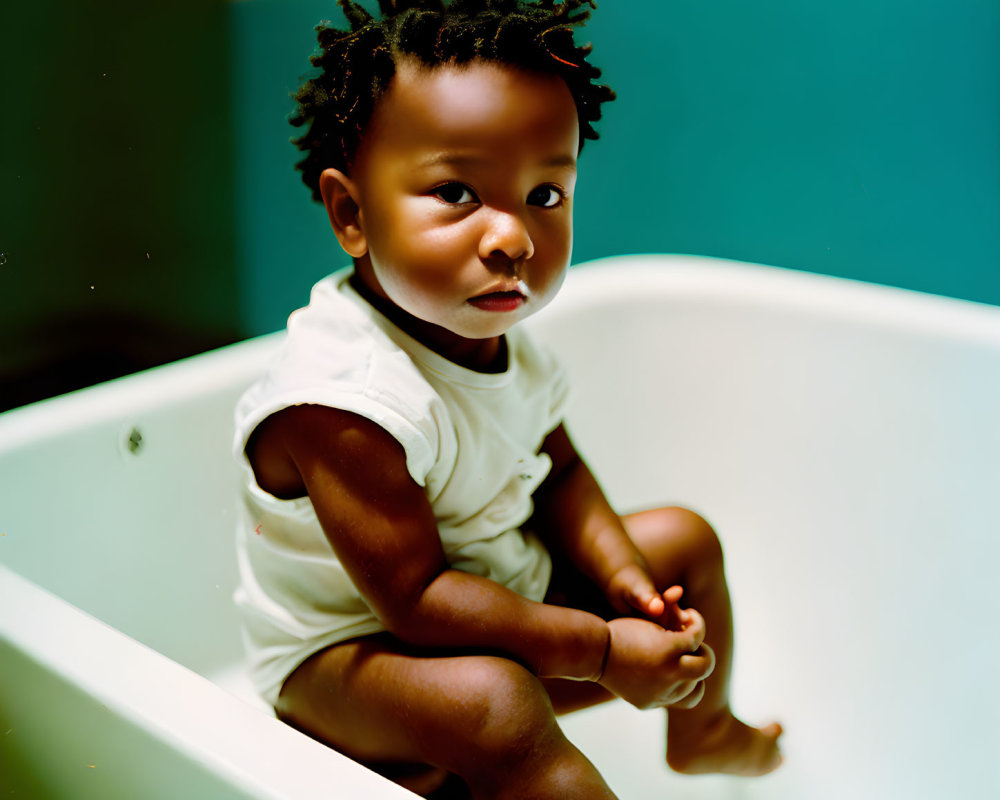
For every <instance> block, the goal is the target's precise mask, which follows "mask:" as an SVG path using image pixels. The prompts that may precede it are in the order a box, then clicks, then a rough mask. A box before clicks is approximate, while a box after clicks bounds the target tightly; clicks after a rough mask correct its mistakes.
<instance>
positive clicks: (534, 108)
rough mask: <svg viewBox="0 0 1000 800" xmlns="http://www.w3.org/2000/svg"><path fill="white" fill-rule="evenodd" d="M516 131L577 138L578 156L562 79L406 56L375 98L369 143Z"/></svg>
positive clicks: (572, 110) (489, 136)
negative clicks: (431, 62) (433, 62)
mask: <svg viewBox="0 0 1000 800" xmlns="http://www.w3.org/2000/svg"><path fill="white" fill-rule="evenodd" d="M510 136H520V137H528V138H531V139H543V140H557V139H560V138H562V139H566V140H567V141H569V140H571V141H572V148H571V149H572V150H573V154H574V155H575V153H576V151H577V150H578V140H579V120H578V114H577V109H576V102H575V101H574V99H573V95H572V94H571V92H570V90H569V87H568V86H567V85H566V83H565V81H563V79H562V78H561V77H559V76H558V75H554V74H548V73H542V72H534V71H530V70H526V69H522V68H518V67H514V66H510V65H506V64H498V63H494V62H487V61H471V62H468V63H465V64H454V63H446V64H442V65H435V66H427V65H424V64H422V63H420V62H418V61H416V60H414V59H406V60H403V61H401V63H400V64H399V65H398V66H397V69H396V73H395V75H394V77H393V79H392V81H391V82H390V84H389V86H388V88H387V89H386V91H385V92H384V93H383V95H382V96H381V98H380V99H379V101H378V102H377V104H376V106H375V109H374V113H373V115H372V119H371V121H370V123H369V125H368V127H367V129H366V131H365V134H364V136H363V140H370V139H372V138H384V137H389V138H392V139H395V140H399V141H400V142H403V141H406V140H410V141H413V142H416V141H418V140H421V139H432V140H435V141H437V142H438V143H439V144H441V145H447V144H449V143H454V144H456V145H459V144H462V143H481V142H483V141H484V140H495V141H497V142H498V143H499V142H501V141H502V140H504V139H506V138H509V137H510Z"/></svg>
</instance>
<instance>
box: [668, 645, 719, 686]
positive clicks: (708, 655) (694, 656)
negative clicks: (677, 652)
mask: <svg viewBox="0 0 1000 800" xmlns="http://www.w3.org/2000/svg"><path fill="white" fill-rule="evenodd" d="M714 670H715V651H714V650H712V648H711V647H709V646H708V645H707V644H703V645H702V646H701V647H700V648H699V649H698V651H697V652H695V653H685V654H684V655H682V656H681V657H680V658H679V659H678V660H677V672H678V674H679V675H680V677H682V678H688V679H690V680H704V679H705V678H707V677H708V676H709V675H711V674H712V672H713V671H714Z"/></svg>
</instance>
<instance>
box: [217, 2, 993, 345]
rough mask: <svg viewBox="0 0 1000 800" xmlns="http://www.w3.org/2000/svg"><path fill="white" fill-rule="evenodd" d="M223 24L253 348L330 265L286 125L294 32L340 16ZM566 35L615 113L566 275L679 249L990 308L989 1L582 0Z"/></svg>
mask: <svg viewBox="0 0 1000 800" xmlns="http://www.w3.org/2000/svg"><path fill="white" fill-rule="evenodd" d="M230 12H231V30H232V34H233V58H234V74H235V76H236V78H235V89H234V91H235V93H236V94H235V98H234V102H235V109H234V113H235V120H236V128H237V131H238V134H237V138H236V142H235V145H236V147H237V153H236V158H237V164H238V167H237V189H238V191H237V197H238V198H239V201H238V204H237V225H238V232H239V235H238V247H239V262H240V264H241V270H242V273H243V279H242V281H241V292H242V298H241V307H242V309H243V316H244V326H245V328H246V329H247V331H248V332H251V333H261V332H264V331H269V330H274V329H276V328H279V327H282V326H283V324H284V320H285V317H286V315H287V313H288V311H289V310H290V309H292V308H294V307H296V306H298V305H300V304H301V303H302V302H303V301H304V300H305V298H306V292H307V291H308V287H309V286H310V285H311V284H312V283H313V282H314V281H315V280H317V279H318V278H319V277H321V276H322V275H324V274H326V273H327V272H328V271H330V270H331V269H333V268H335V267H337V266H339V265H341V264H342V263H344V261H345V259H344V256H343V255H342V254H341V252H340V251H339V248H338V247H337V244H336V241H335V240H334V238H333V235H332V234H331V233H330V232H329V229H328V227H327V222H326V218H325V214H324V212H323V210H322V208H321V207H319V206H317V205H315V204H313V203H312V202H311V200H310V199H309V195H308V192H307V191H306V189H305V188H304V187H303V186H302V185H301V183H300V182H299V179H298V174H297V173H296V172H295V171H294V170H293V169H292V164H293V163H294V161H295V158H296V155H297V152H296V151H295V150H294V148H293V147H292V146H291V145H290V144H289V143H288V139H289V137H290V136H291V135H292V134H293V133H294V131H293V129H292V128H291V127H290V126H289V125H288V124H287V122H286V117H287V115H288V113H289V111H290V110H291V108H292V101H291V100H290V98H289V95H290V93H291V92H293V91H294V89H295V88H296V86H297V85H298V83H299V79H300V76H302V75H303V74H305V73H306V72H307V70H308V69H309V65H308V63H307V60H306V59H307V56H308V55H309V53H310V52H311V51H312V48H313V42H314V38H313V31H312V28H313V26H314V25H315V23H316V22H317V21H319V20H320V19H322V18H334V19H340V17H339V10H338V9H337V8H336V7H335V5H334V3H333V0H322V1H320V0H295V2H291V0H245V1H244V2H240V3H234V4H232V5H231V6H230ZM647 16H648V17H651V18H655V19H656V20H657V21H656V23H655V24H652V23H650V22H648V21H646V17H647ZM582 38H586V39H589V40H590V41H592V42H593V43H594V46H595V51H594V61H595V63H597V64H598V65H600V66H601V67H602V68H603V69H604V76H605V79H606V81H607V82H608V83H609V84H610V85H612V87H613V88H614V89H615V90H616V91H617V92H618V96H619V99H618V101H617V102H615V103H613V104H611V105H610V106H608V107H607V111H606V117H605V120H604V121H603V122H602V123H601V124H600V127H599V130H600V132H601V135H602V138H601V140H600V141H598V142H592V143H588V145H587V147H586V149H585V151H584V154H583V158H582V160H581V175H580V183H579V190H578V195H577V219H576V225H577V239H576V248H575V253H574V261H576V262H579V261H584V260H588V259H591V258H596V257H599V256H605V255H612V254H617V253H630V252H686V253H698V254H705V255H713V256H722V257H727V258H735V259H740V260H745V261H755V262H761V263H767V264H774V265H779V266H786V267H794V268H798V269H803V270H810V271H815V272H821V273H827V274H831V275H839V276H845V277H849V278H858V279H862V280H867V281H873V282H876V283H885V284H890V285H895V286H903V287H907V288H912V289H918V290H921V291H927V292H935V293H939V294H944V295H950V296H955V297H961V298H967V299H972V300H978V301H982V302H987V303H994V304H1000V5H998V4H997V3H996V2H995V0H953V2H948V3H945V2H943V0H935V1H934V2H931V1H929V0H883V1H882V2H878V1H877V0H876V2H872V1H871V0H847V2H842V3H825V2H822V3H821V2H818V0H760V2H756V3H745V2H736V0H704V1H703V2H698V3H691V2H681V1H680V0H670V1H669V2H664V0H602V2H601V3H600V7H599V9H598V10H597V11H596V12H595V13H594V17H593V19H592V21H591V23H590V24H589V25H588V27H587V28H586V29H584V31H583V37H582Z"/></svg>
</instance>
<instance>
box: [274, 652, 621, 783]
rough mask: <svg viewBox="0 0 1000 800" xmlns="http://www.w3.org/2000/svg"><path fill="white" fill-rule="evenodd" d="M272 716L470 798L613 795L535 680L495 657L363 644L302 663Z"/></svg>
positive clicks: (367, 759) (368, 759)
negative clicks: (437, 774)
mask: <svg viewBox="0 0 1000 800" xmlns="http://www.w3.org/2000/svg"><path fill="white" fill-rule="evenodd" d="M277 711H278V715H279V717H280V718H281V719H283V720H285V721H286V722H288V723H289V724H291V725H293V726H295V727H296V728H298V729H300V730H302V731H304V732H305V733H307V734H309V735H310V736H312V737H313V738H316V739H318V740H320V741H322V742H324V743H326V744H328V745H330V746H331V747H334V748H336V749H337V750H339V751H341V752H343V753H345V754H346V755H348V756H351V757H352V758H355V759H357V760H358V761H361V762H364V763H368V764H370V765H373V766H377V765H379V764H388V763H411V764H429V765H432V766H434V767H438V768H440V769H442V770H446V771H447V772H451V773H454V774H457V775H459V776H461V778H462V779H463V780H464V781H465V782H466V783H467V784H468V786H469V787H470V789H471V792H472V796H473V797H475V798H498V800H499V799H500V798H511V799H513V798H521V799H522V800H527V799H528V798H537V799H538V800H543V798H560V800H561V799H562V798H566V797H573V798H585V799H587V800H589V799H590V798H594V800H596V799H597V798H601V800H606V799H607V798H614V795H613V794H612V793H611V790H610V789H609V788H608V786H607V784H605V782H604V780H603V779H602V778H601V776H600V774H599V773H598V772H597V770H596V768H595V767H594V766H593V765H592V764H591V763H590V762H589V761H588V760H587V759H586V758H585V757H584V756H583V755H582V754H581V753H580V751H579V750H577V749H576V747H574V746H573V745H572V744H571V743H570V742H569V741H568V740H567V739H566V737H565V736H564V735H563V733H562V731H561V730H560V728H559V725H558V724H557V723H556V720H555V715H554V712H553V709H552V704H551V702H550V701H549V697H548V695H547V693H546V692H545V689H544V688H543V686H542V684H541V682H540V681H539V680H538V679H537V678H536V677H535V676H534V675H532V674H531V673H530V672H528V671H527V670H526V669H524V668H523V667H521V666H520V665H518V664H516V663H514V662H513V661H510V660H508V659H505V658H500V657H496V656H486V655H483V656H476V655H444V654H442V655H437V654H436V653H433V652H430V651H426V650H419V651H418V650H416V649H413V648H408V647H406V646H405V645H403V644H402V643H400V642H398V641H397V640H395V639H394V638H393V637H391V636H388V635H379V636H372V637H367V638H364V639H359V640H355V641H352V642H347V643H344V644H341V645H337V646H334V647H331V648H329V649H327V650H324V651H322V652H320V653H317V654H316V655H314V656H312V657H311V658H309V659H308V660H306V661H305V662H304V663H303V664H302V666H300V667H299V668H298V669H297V670H296V671H295V672H294V673H292V675H291V676H290V677H289V678H288V680H287V681H286V682H285V685H284V687H283V688H282V691H281V696H280V697H279V699H278V706H277Z"/></svg>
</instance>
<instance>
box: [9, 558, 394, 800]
mask: <svg viewBox="0 0 1000 800" xmlns="http://www.w3.org/2000/svg"><path fill="white" fill-rule="evenodd" d="M0 608H3V609H12V608H18V609H26V608H31V609H32V611H33V613H32V615H31V619H33V620H35V621H36V622H37V620H38V619H44V620H45V625H38V624H33V623H32V621H31V620H29V619H27V616H28V615H24V614H20V613H18V614H13V613H5V614H3V615H0V638H2V639H4V640H6V641H7V642H8V643H10V644H12V645H13V647H14V648H15V649H17V650H18V651H19V652H20V653H21V654H22V655H23V656H25V657H27V658H28V659H30V660H32V661H33V662H34V663H36V664H38V665H39V667H40V668H42V669H44V670H46V671H48V672H49V673H50V674H52V675H54V676H56V677H58V678H60V679H61V680H63V681H65V682H67V683H69V684H71V685H73V686H75V687H77V688H78V689H80V690H81V691H84V692H86V693H87V694H88V695H89V696H90V697H92V698H93V699H95V700H96V701H97V702H99V703H101V704H102V705H104V706H105V707H107V708H108V709H109V710H110V711H112V712H114V713H115V714H116V715H118V716H120V717H122V718H124V719H125V720H126V721H127V722H131V723H133V724H136V725H137V726H139V727H141V728H142V729H143V730H145V731H147V732H148V733H149V734H150V735H151V736H154V737H155V738H157V739H159V740H160V741H162V742H163V743H164V745H165V746H167V747H169V748H171V749H172V750H174V751H175V752H178V753H179V754H181V755H182V756H183V757H185V758H187V759H189V760H191V761H194V762H196V763H198V764H199V765H200V766H201V767H202V768H203V769H205V770H207V771H210V772H212V773H213V774H215V775H218V776H220V777H222V778H224V779H225V780H227V781H229V782H230V783H231V784H232V785H234V786H235V787H237V788H238V789H239V790H241V791H245V792H247V793H248V795H250V796H253V797H261V798H286V797H296V798H317V800H318V798H320V797H329V796H330V795H329V786H330V785H331V783H332V785H336V786H338V787H340V788H341V789H343V790H344V792H345V793H344V795H343V796H346V797H351V796H359V797H360V796H367V797H373V798H374V797H379V798H387V800H388V798H400V800H403V798H407V797H410V798H412V797H413V796H414V795H413V794H412V793H410V792H407V791H406V790H404V789H402V788H400V787H398V786H396V785H395V784H393V783H391V782H389V781H387V780H385V779H384V778H382V777H381V776H379V775H377V774H376V773H374V772H372V771H370V770H368V769H366V768H365V767H363V766H361V765H360V764H358V763H357V762H355V761H352V760H351V759H349V758H347V757H346V756H344V755H341V754H340V753H338V752H336V751H335V750H332V749H330V748H328V747H326V746H325V745H323V744H320V743H319V742H316V741H313V740H312V739H310V738H308V737H307V736H305V735H303V734H301V733H299V732H298V731H296V730H294V729H293V728H291V727H289V726H287V725H285V724H284V723H283V722H280V721H279V720H278V719H277V718H276V717H274V716H271V715H268V714H267V713H264V712H263V711H262V710H261V709H260V708H257V707H254V706H253V705H251V704H249V703H247V702H246V701H244V700H241V699H239V698H238V697H236V696H235V695H233V694H231V693H230V692H228V691H226V690H224V689H222V687H220V686H219V685H218V684H216V683H214V682H213V681H211V680H210V679H209V678H206V677H204V676H202V675H199V674H197V673H195V672H193V671H191V670H189V669H188V668H186V667H184V666H182V665H180V664H178V663H177V662H175V661H173V660H171V659H170V658H168V657H167V656H164V655H163V654H161V653H159V652H157V651H155V650H153V649H151V648H149V647H147V646H145V645H143V644H142V643H140V642H138V641H136V640H135V639H132V638H131V637H129V636H127V635H126V634H124V633H122V632H121V631H119V630H117V629H115V628H113V627H111V626H109V625H107V624H106V623H104V622H102V621H100V620H99V619H96V618H95V617H92V616H91V615H89V614H87V613H86V612H84V611H82V610H81V609H79V608H77V607H76V606H73V605H72V604H70V603H68V602H66V601H65V600H62V599H61V598H59V597H58V596H56V595H54V594H52V593H51V592H49V591H48V590H46V589H44V588H42V587H40V586H39V585H38V584H36V583H34V582H33V581H30V580H28V579H27V578H24V577H22V576H21V575H19V574H17V573H16V572H14V571H12V570H10V569H9V568H7V567H6V566H4V565H3V564H0ZM126 659H127V662H126ZM109 663H121V664H125V663H127V664H128V669H127V670H126V669H121V670H109V668H108V664H109ZM177 696H183V697H184V698H186V700H187V701H188V702H186V703H176V702H172V699H173V698H175V697H177ZM192 709H196V710H195V711H192ZM324 776H326V777H328V778H329V780H330V782H331V783H328V782H327V781H324V780H322V779H323V777H324ZM318 779H319V780H318Z"/></svg>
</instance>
